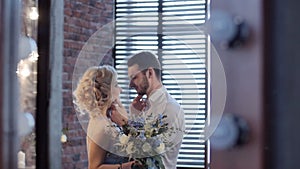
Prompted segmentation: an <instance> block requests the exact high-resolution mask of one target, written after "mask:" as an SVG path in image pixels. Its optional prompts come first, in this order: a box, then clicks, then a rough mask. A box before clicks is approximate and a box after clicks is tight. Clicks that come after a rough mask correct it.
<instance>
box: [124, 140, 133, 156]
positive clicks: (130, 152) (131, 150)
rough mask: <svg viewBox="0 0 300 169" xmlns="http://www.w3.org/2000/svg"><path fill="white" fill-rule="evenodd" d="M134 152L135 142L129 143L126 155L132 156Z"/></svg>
mask: <svg viewBox="0 0 300 169" xmlns="http://www.w3.org/2000/svg"><path fill="white" fill-rule="evenodd" d="M133 152H134V151H133V142H129V143H128V145H127V147H126V153H127V154H132V153H133Z"/></svg>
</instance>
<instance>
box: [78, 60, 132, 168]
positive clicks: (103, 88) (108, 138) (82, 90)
mask: <svg viewBox="0 0 300 169" xmlns="http://www.w3.org/2000/svg"><path fill="white" fill-rule="evenodd" d="M121 91H122V89H121V88H120V87H119V86H118V83H117V73H116V71H115V69H114V68H113V67H111V66H108V65H105V66H98V67H91V68H89V69H88V70H87V71H86V72H85V73H84V74H83V76H82V77H81V79H80V81H79V83H78V85H77V88H76V89H75V91H74V93H73V94H74V103H75V106H76V108H77V110H78V111H80V113H83V114H84V113H88V115H89V117H90V118H89V122H88V127H87V137H86V142H87V152H88V168H89V169H130V168H131V166H132V164H133V163H134V161H128V158H125V157H121V156H118V155H116V154H117V153H113V151H110V150H112V149H113V143H114V141H115V140H114V137H113V134H112V133H115V132H116V130H117V128H115V127H108V126H112V122H111V121H110V119H109V118H108V117H107V114H108V112H109V111H110V109H111V108H112V107H114V105H115V104H116V105H117V106H118V107H122V108H124V107H123V106H122V104H121V102H120V100H119V95H120V93H121ZM123 112H126V111H125V109H124V111H123ZM123 115H124V116H126V113H123Z"/></svg>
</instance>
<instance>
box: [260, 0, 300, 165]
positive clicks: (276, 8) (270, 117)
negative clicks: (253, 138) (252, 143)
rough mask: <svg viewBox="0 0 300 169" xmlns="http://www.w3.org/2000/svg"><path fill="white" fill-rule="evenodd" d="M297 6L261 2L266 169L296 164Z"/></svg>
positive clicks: (293, 1)
mask: <svg viewBox="0 0 300 169" xmlns="http://www.w3.org/2000/svg"><path fill="white" fill-rule="evenodd" d="M299 5H300V1H297V0H287V1H280V0H274V1H266V2H265V6H266V7H265V10H266V11H265V13H264V14H265V16H264V18H265V20H266V21H267V23H266V24H267V25H266V28H265V38H266V40H265V46H266V47H267V48H266V56H267V57H266V61H265V68H266V74H265V77H266V80H267V82H266V86H265V90H266V92H267V94H266V103H267V110H266V112H267V114H266V118H265V121H266V127H267V128H266V133H267V136H268V137H267V140H266V144H265V150H266V151H265V155H266V158H267V164H266V168H270V169H283V168H285V169H296V168H299V167H300V164H299V156H300V144H299V143H300V135H299V129H300V123H299V119H300V113H299V112H300V104H299V100H300V78H299V74H300V67H299V63H300V57H299V45H300V22H298V20H299V15H300V12H299ZM267 8H268V9H267Z"/></svg>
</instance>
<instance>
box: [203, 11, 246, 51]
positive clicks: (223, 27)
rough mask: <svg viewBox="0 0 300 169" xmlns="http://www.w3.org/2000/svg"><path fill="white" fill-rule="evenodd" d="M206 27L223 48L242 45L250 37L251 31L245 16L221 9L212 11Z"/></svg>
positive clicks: (213, 39)
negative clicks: (233, 14)
mask: <svg viewBox="0 0 300 169" xmlns="http://www.w3.org/2000/svg"><path fill="white" fill-rule="evenodd" d="M206 29H207V30H208V32H209V34H210V35H211V38H212V41H215V42H217V43H219V44H220V46H221V47H222V48H223V49H228V48H235V47H238V46H241V45H242V44H244V43H245V42H246V40H247V39H248V37H249V32H250V31H249V27H248V25H247V24H246V22H245V20H244V19H243V18H241V17H240V16H232V15H230V14H229V13H227V12H225V11H221V10H215V11H211V13H210V17H209V19H208V21H207V22H206Z"/></svg>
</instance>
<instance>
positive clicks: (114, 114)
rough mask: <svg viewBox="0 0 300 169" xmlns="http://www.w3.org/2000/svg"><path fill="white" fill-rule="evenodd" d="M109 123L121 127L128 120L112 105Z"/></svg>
mask: <svg viewBox="0 0 300 169" xmlns="http://www.w3.org/2000/svg"><path fill="white" fill-rule="evenodd" d="M110 119H111V121H112V122H114V123H116V124H117V125H118V126H123V125H125V124H126V123H127V121H128V119H127V117H126V116H124V115H122V114H121V113H120V112H119V109H118V107H116V106H114V105H112V107H111V117H110Z"/></svg>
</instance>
